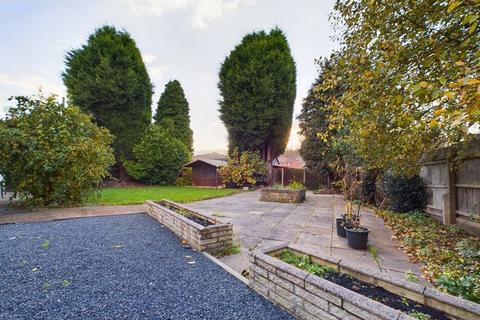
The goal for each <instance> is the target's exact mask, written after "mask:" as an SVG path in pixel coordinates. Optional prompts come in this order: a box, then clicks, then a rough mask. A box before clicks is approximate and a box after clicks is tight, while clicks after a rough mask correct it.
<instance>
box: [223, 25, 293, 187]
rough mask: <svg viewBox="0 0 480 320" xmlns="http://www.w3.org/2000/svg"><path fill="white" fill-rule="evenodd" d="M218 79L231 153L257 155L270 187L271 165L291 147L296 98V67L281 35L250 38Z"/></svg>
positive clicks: (228, 60) (261, 34)
mask: <svg viewBox="0 0 480 320" xmlns="http://www.w3.org/2000/svg"><path fill="white" fill-rule="evenodd" d="M219 78H220V81H219V84H218V88H219V89H220V94H221V96H222V100H221V101H220V113H221V119H222V121H223V123H224V124H225V126H226V128H227V131H228V141H229V150H230V152H231V151H232V150H233V149H234V148H236V147H238V149H239V150H240V151H246V150H249V151H259V152H260V154H261V156H262V159H263V160H264V161H266V162H267V164H268V165H269V166H268V167H269V179H268V180H269V183H271V181H272V161H273V160H274V159H275V158H276V157H278V156H279V155H280V154H282V153H283V152H284V151H285V148H286V146H287V142H288V136H289V134H290V128H291V125H292V114H293V104H294V101H295V94H296V83H295V82H296V70H295V62H294V60H293V57H292V55H291V52H290V47H289V45H288V42H287V39H286V37H285V35H284V34H283V32H282V31H281V30H280V29H278V28H275V29H273V30H271V31H270V33H268V34H267V33H266V32H264V31H260V32H254V33H251V34H248V35H246V36H245V37H244V38H243V39H242V42H241V43H240V44H239V45H237V46H236V47H235V49H234V50H233V51H232V52H231V53H230V55H229V56H228V57H227V58H226V59H225V61H224V62H223V64H222V66H221V69H220V74H219Z"/></svg>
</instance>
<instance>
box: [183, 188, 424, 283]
mask: <svg viewBox="0 0 480 320" xmlns="http://www.w3.org/2000/svg"><path fill="white" fill-rule="evenodd" d="M259 197H260V193H259V191H255V192H243V193H239V194H235V195H232V196H229V197H225V198H217V199H209V200H204V201H199V202H194V203H191V204H189V205H188V206H190V207H191V208H193V209H201V210H202V212H203V213H205V214H207V215H210V214H211V213H213V212H222V213H224V214H225V215H226V216H228V217H229V218H228V219H229V220H228V221H229V222H231V223H233V225H234V233H235V234H236V238H237V239H239V243H240V246H241V247H242V249H243V250H247V251H248V249H249V248H250V249H252V248H257V247H262V248H267V247H268V245H270V244H271V245H275V244H278V243H281V242H286V243H292V244H296V245H299V246H304V247H306V248H310V249H312V250H317V251H318V252H321V253H325V254H327V255H331V256H335V257H338V258H342V259H349V260H351V261H354V262H355V264H356V265H357V266H358V267H360V268H366V269H379V266H380V270H382V271H384V272H390V273H392V274H394V275H396V276H398V277H401V278H402V279H403V278H404V277H405V271H407V270H412V272H414V273H418V274H420V267H421V266H420V264H418V263H412V262H410V261H409V260H408V257H407V255H406V254H405V253H404V252H403V251H402V250H401V249H399V245H400V244H399V242H398V241H397V240H395V239H393V238H392V235H393V234H392V232H391V231H390V230H389V229H388V228H387V227H386V226H385V224H384V222H383V220H382V219H381V218H379V217H377V216H376V215H375V214H374V213H373V212H372V211H371V210H368V209H362V210H361V215H362V224H363V225H365V226H367V227H368V228H369V229H370V230H371V232H370V234H369V244H370V245H373V246H375V247H376V248H377V250H378V254H379V256H380V257H381V258H382V260H381V261H380V263H379V265H377V263H376V262H375V259H373V257H372V255H371V254H370V253H369V252H368V251H357V250H353V249H351V248H349V247H348V244H347V240H346V239H345V238H340V237H338V236H337V235H336V227H335V225H334V224H335V218H336V217H340V215H341V214H342V213H343V212H344V208H345V203H344V201H343V199H342V197H341V196H334V195H314V194H313V193H311V192H307V201H305V202H304V203H302V204H288V203H271V202H261V201H259ZM218 220H220V221H225V218H222V217H218ZM242 257H243V259H247V258H246V256H245V255H239V256H238V257H235V258H232V259H231V260H229V261H228V262H225V263H227V264H228V265H230V264H231V265H230V266H231V267H232V268H234V269H235V270H240V269H242V268H244V266H245V263H244V262H243V261H241V259H242ZM247 260H248V259H247ZM236 264H238V266H236Z"/></svg>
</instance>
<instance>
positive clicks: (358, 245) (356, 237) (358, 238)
mask: <svg viewBox="0 0 480 320" xmlns="http://www.w3.org/2000/svg"><path fill="white" fill-rule="evenodd" d="M345 231H346V232H347V241H348V246H349V247H350V248H352V249H355V250H367V243H368V233H369V232H370V231H368V229H367V228H362V227H360V228H352V227H348V228H345Z"/></svg>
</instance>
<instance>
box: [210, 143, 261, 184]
mask: <svg viewBox="0 0 480 320" xmlns="http://www.w3.org/2000/svg"><path fill="white" fill-rule="evenodd" d="M218 173H219V174H220V176H221V177H222V180H223V182H224V183H226V184H229V183H230V184H235V185H237V186H246V185H255V184H256V183H257V182H259V181H263V180H264V177H265V174H266V173H267V167H266V164H265V162H263V161H262V159H261V158H260V154H259V153H258V152H251V151H245V152H242V153H241V154H240V153H239V152H238V149H237V148H236V149H235V150H234V151H233V154H232V156H231V157H230V158H229V159H228V164H227V165H226V166H224V167H222V168H220V169H219V170H218Z"/></svg>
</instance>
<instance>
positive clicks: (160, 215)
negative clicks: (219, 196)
mask: <svg viewBox="0 0 480 320" xmlns="http://www.w3.org/2000/svg"><path fill="white" fill-rule="evenodd" d="M160 202H164V203H168V204H169V205H170V206H173V207H177V208H179V209H182V210H185V211H187V212H188V213H189V214H192V215H195V216H197V217H199V218H201V219H205V220H207V221H209V222H211V223H212V225H210V226H207V227H204V226H202V225H200V224H198V223H196V222H194V221H192V220H190V219H188V218H187V217H184V216H182V215H181V214H178V213H176V212H174V211H172V210H170V209H168V208H166V207H164V206H162V205H160V204H159V203H156V202H154V201H150V200H148V201H145V206H146V207H147V210H146V212H147V214H148V215H149V216H151V217H153V218H154V219H156V220H157V221H158V222H160V223H161V224H163V225H164V226H165V227H167V228H169V229H170V230H171V231H172V232H173V233H175V234H176V235H177V236H178V237H179V238H181V239H182V240H185V241H186V242H187V243H188V244H189V245H190V246H191V247H192V248H194V249H196V250H198V251H205V252H208V253H209V254H216V253H219V252H222V251H224V250H225V249H226V248H228V247H230V246H231V245H232V244H233V226H232V224H231V223H219V222H218V221H217V220H215V219H212V218H210V217H208V216H206V215H203V214H201V213H199V212H196V211H194V210H192V209H190V208H187V207H185V206H182V205H180V204H178V203H175V202H173V201H169V200H161V201H160Z"/></svg>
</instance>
